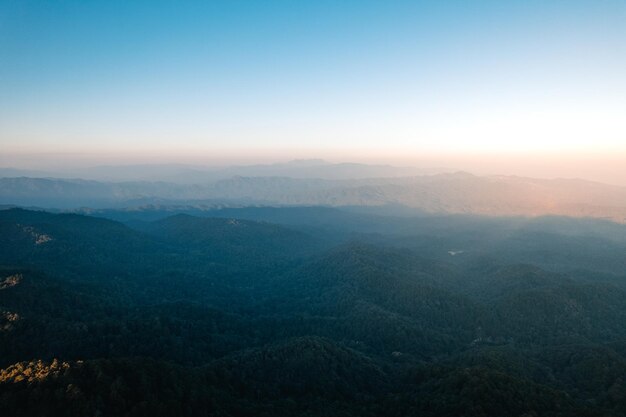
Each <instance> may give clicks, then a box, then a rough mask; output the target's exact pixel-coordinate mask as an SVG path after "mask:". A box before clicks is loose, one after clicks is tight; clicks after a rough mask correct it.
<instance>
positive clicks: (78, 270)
mask: <svg viewBox="0 0 626 417" xmlns="http://www.w3.org/2000/svg"><path fill="white" fill-rule="evenodd" d="M99 214H100V215H107V216H108V217H111V218H116V219H118V220H119V221H113V220H109V219H105V218H97V217H89V216H83V215H77V214H51V213H47V212H43V211H29V210H22V209H8V210H2V211H0V368H1V370H0V415H3V416H4V415H6V416H16V417H19V416H91V415H93V416H96V415H101V416H206V415H213V416H301V415H307V416H381V415H385V416H392V417H393V416H411V415H413V416H432V417H435V416H450V417H453V416H468V417H469V416H485V417H487V416H516V417H522V416H525V417H527V416H563V417H565V416H581V417H582V416H598V417H599V416H603V417H604V416H615V417H618V416H623V415H626V326H625V325H624V323H626V276H625V274H626V273H625V272H624V271H626V258H624V253H626V233H624V231H623V230H622V229H621V226H619V225H615V226H614V227H604V226H602V227H595V226H593V225H596V224H597V223H593V222H597V221H591V220H572V219H564V218H540V219H536V220H528V219H525V220H521V219H514V218H511V219H507V218H498V219H496V218H475V217H466V216H421V217H388V216H381V215H380V214H376V215H374V214H366V213H364V212H362V211H360V212H358V213H357V212H354V211H345V210H337V209H329V208H315V207H308V208H284V209H280V208H254V207H249V208H242V209H227V210H223V211H219V212H218V211H209V212H203V213H196V214H203V215H204V216H205V217H196V216H193V215H189V214H176V213H169V214H173V215H171V216H154V213H150V214H148V215H147V216H146V217H145V218H141V216H139V217H138V215H137V213H134V214H132V215H131V214H128V213H127V212H125V211H119V212H115V211H108V212H107V213H99ZM152 218H156V220H153V219H152ZM590 222H591V223H590ZM592 223H593V225H592V226H590V224H592Z"/></svg>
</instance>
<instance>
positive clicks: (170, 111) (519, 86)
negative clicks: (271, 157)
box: [0, 0, 626, 157]
mask: <svg viewBox="0 0 626 417" xmlns="http://www.w3.org/2000/svg"><path fill="white" fill-rule="evenodd" d="M625 22H626V2H624V1H623V0H622V1H602V0H599V1H575V0H572V1H532V0H531V1H428V2H426V1H424V2H419V1H411V2H405V1H396V2H394V1H388V2H387V1H312V2H304V1H219V2H160V1H119V2H117V1H102V2H97V1H55V2H48V1H40V2H37V1H10V0H5V1H2V2H0V145H1V146H2V148H4V149H5V152H10V153H34V152H66V153H67V152H118V153H127V154H133V153H136V154H140V153H145V152H157V153H159V152H161V153H163V154H174V153H177V152H178V153H181V154H183V153H188V154H196V155H197V154H202V153H211V154H213V155H216V154H220V153H223V154H227V153H231V154H232V153H247V154H251V155H254V154H255V153H259V154H260V153H266V154H267V153H272V152H275V153H276V154H277V155H278V154H281V153H283V154H285V155H287V154H293V155H294V156H298V157H300V156H306V155H307V154H311V156H320V154H324V152H326V153H328V154H332V153H333V152H335V153H342V155H351V154H354V155H355V156H367V155H375V154H384V155H386V156H390V157H391V156H394V155H404V156H406V155H407V154H412V153H414V154H420V153H421V154H423V153H428V152H431V153H466V152H470V153H472V152H475V153H489V152H509V153H525V152H526V153H528V152H531V153H532V152H543V153H546V152H561V151H568V152H591V151H593V152H613V153H615V152H626V122H625V121H624V119H626V117H624V116H625V115H626V23H625ZM313 154H314V155H313ZM321 156H324V155H321Z"/></svg>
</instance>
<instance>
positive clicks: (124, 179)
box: [0, 160, 626, 222]
mask: <svg viewBox="0 0 626 417" xmlns="http://www.w3.org/2000/svg"><path fill="white" fill-rule="evenodd" d="M1 172H2V171H0V173H1ZM79 172H80V171H79ZM20 173H21V174H29V172H21V171H15V170H9V169H5V170H4V175H5V176H4V177H3V178H0V204H5V205H6V204H16V205H22V206H34V207H44V208H56V209H76V208H80V207H88V208H93V209H104V208H121V207H127V208H134V209H141V208H142V207H145V206H148V205H158V206H185V205H187V206H195V207H205V208H214V207H220V206H244V205H266V206H330V207H342V206H372V207H381V206H390V205H393V206H401V207H406V208H408V209H412V210H416V211H421V212H424V213H449V214H461V213H463V214H478V215H495V216H542V215H564V216H573V217H594V218H604V219H610V220H613V221H616V222H626V187H620V186H613V185H606V184H601V183H597V182H592V181H585V180H582V179H534V178H524V177H514V176H476V175H472V174H470V173H465V172H447V173H446V172H443V173H432V172H429V173H424V171H422V172H421V173H420V170H419V169H415V168H407V167H403V168H396V167H393V166H383V165H365V164H331V163H326V162H324V161H321V160H306V161H293V162H290V163H285V164H273V165H255V166H239V167H231V168H222V169H213V170H208V169H206V168H205V169H202V170H201V169H198V168H192V167H187V166H172V165H167V166H150V165H147V166H141V167H137V166H127V167H98V168H94V169H91V170H85V171H83V173H84V174H85V175H86V178H101V180H98V181H96V180H93V179H78V178H64V177H50V176H45V177H43V176H32V177H31V176H26V175H20V176H15V175H16V174H20ZM30 174H38V173H36V172H35V173H30ZM418 174H419V175H418ZM10 175H11V176H10ZM105 178H108V180H106V181H105V180H102V179H105Z"/></svg>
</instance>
